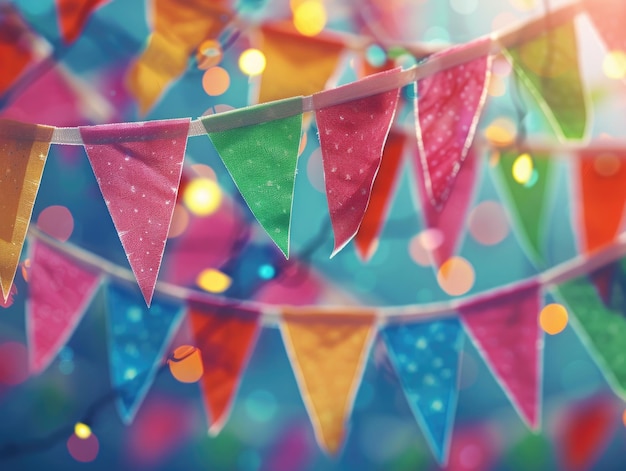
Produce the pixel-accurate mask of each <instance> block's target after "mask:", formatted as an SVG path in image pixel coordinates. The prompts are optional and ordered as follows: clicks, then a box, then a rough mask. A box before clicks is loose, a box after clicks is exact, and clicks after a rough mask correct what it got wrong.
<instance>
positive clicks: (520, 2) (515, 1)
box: [510, 0, 537, 11]
mask: <svg viewBox="0 0 626 471" xmlns="http://www.w3.org/2000/svg"><path fill="white" fill-rule="evenodd" d="M510 2H511V4H512V5H513V6H514V7H515V8H517V9H518V10H521V11H528V10H532V9H533V8H535V7H536V6H537V0H510Z"/></svg>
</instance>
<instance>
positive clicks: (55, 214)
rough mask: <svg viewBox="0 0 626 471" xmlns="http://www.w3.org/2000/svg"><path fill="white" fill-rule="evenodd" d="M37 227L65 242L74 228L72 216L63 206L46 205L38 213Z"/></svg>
mask: <svg viewBox="0 0 626 471" xmlns="http://www.w3.org/2000/svg"><path fill="white" fill-rule="evenodd" d="M37 227H38V228H39V229H40V230H41V231H42V232H44V233H46V234H48V235H49V236H50V237H53V238H55V239H57V240H59V241H61V242H65V241H67V240H68V239H69V238H70V236H71V235H72V231H73V230H74V218H73V217H72V213H71V212H70V210H69V209H67V208H66V207H65V206H48V207H47V208H45V209H44V210H43V211H41V213H39V216H38V217H37Z"/></svg>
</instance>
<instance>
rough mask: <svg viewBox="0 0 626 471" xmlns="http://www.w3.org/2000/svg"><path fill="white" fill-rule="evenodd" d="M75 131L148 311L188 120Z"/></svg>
mask: <svg viewBox="0 0 626 471" xmlns="http://www.w3.org/2000/svg"><path fill="white" fill-rule="evenodd" d="M79 129H80V134H81V137H82V139H83V143H84V145H85V151H86V152H87V156H88V157H89V162H90V163H91V168H92V169H93V173H94V175H95V176H96V180H97V181H98V186H99V187H100V191H101V192H102V196H103V197H104V202H105V203H106V205H107V208H108V209H109V213H110V214H111V219H113V224H114V225H115V229H116V230H117V233H118V235H119V237H120V241H121V242H122V246H123V247H124V250H125V252H126V256H127V257H128V262H129V264H130V267H131V268H132V270H133V273H134V274H135V278H136V279H137V283H138V284H139V287H140V288H141V292H142V294H143V296H144V299H145V300H146V304H148V306H149V305H150V302H151V300H152V294H153V293H154V287H155V284H156V280H157V276H158V274H159V268H160V267H161V259H162V258H163V251H164V249H165V242H166V240H167V234H168V232H169V229H170V224H171V221H172V214H173V211H174V206H175V205H176V197H177V195H178V186H179V183H180V176H181V173H182V169H183V159H184V157H185V148H186V146H187V133H188V131H189V118H186V119H172V120H166V121H150V122H145V123H119V124H105V125H101V126H89V127H81V128H79Z"/></svg>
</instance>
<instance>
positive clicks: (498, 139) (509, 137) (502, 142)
mask: <svg viewBox="0 0 626 471" xmlns="http://www.w3.org/2000/svg"><path fill="white" fill-rule="evenodd" d="M516 134H517V128H516V126H515V123H514V122H513V121H511V120H510V119H509V118H496V119H494V120H493V121H492V122H491V124H490V125H489V126H487V128H486V129H485V138H486V139H487V140H488V141H489V142H491V143H492V144H494V145H496V146H508V145H510V144H512V143H513V141H514V140H515V135H516Z"/></svg>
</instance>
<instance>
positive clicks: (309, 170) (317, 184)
mask: <svg viewBox="0 0 626 471" xmlns="http://www.w3.org/2000/svg"><path fill="white" fill-rule="evenodd" d="M306 176H307V177H308V178H309V182H310V183H311V186H312V187H313V188H315V189H316V190H317V191H319V192H320V193H324V194H326V183H325V182H324V165H323V163H322V149H321V148H319V147H318V148H317V149H315V150H314V151H313V152H311V155H310V156H309V160H308V162H307V163H306Z"/></svg>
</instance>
